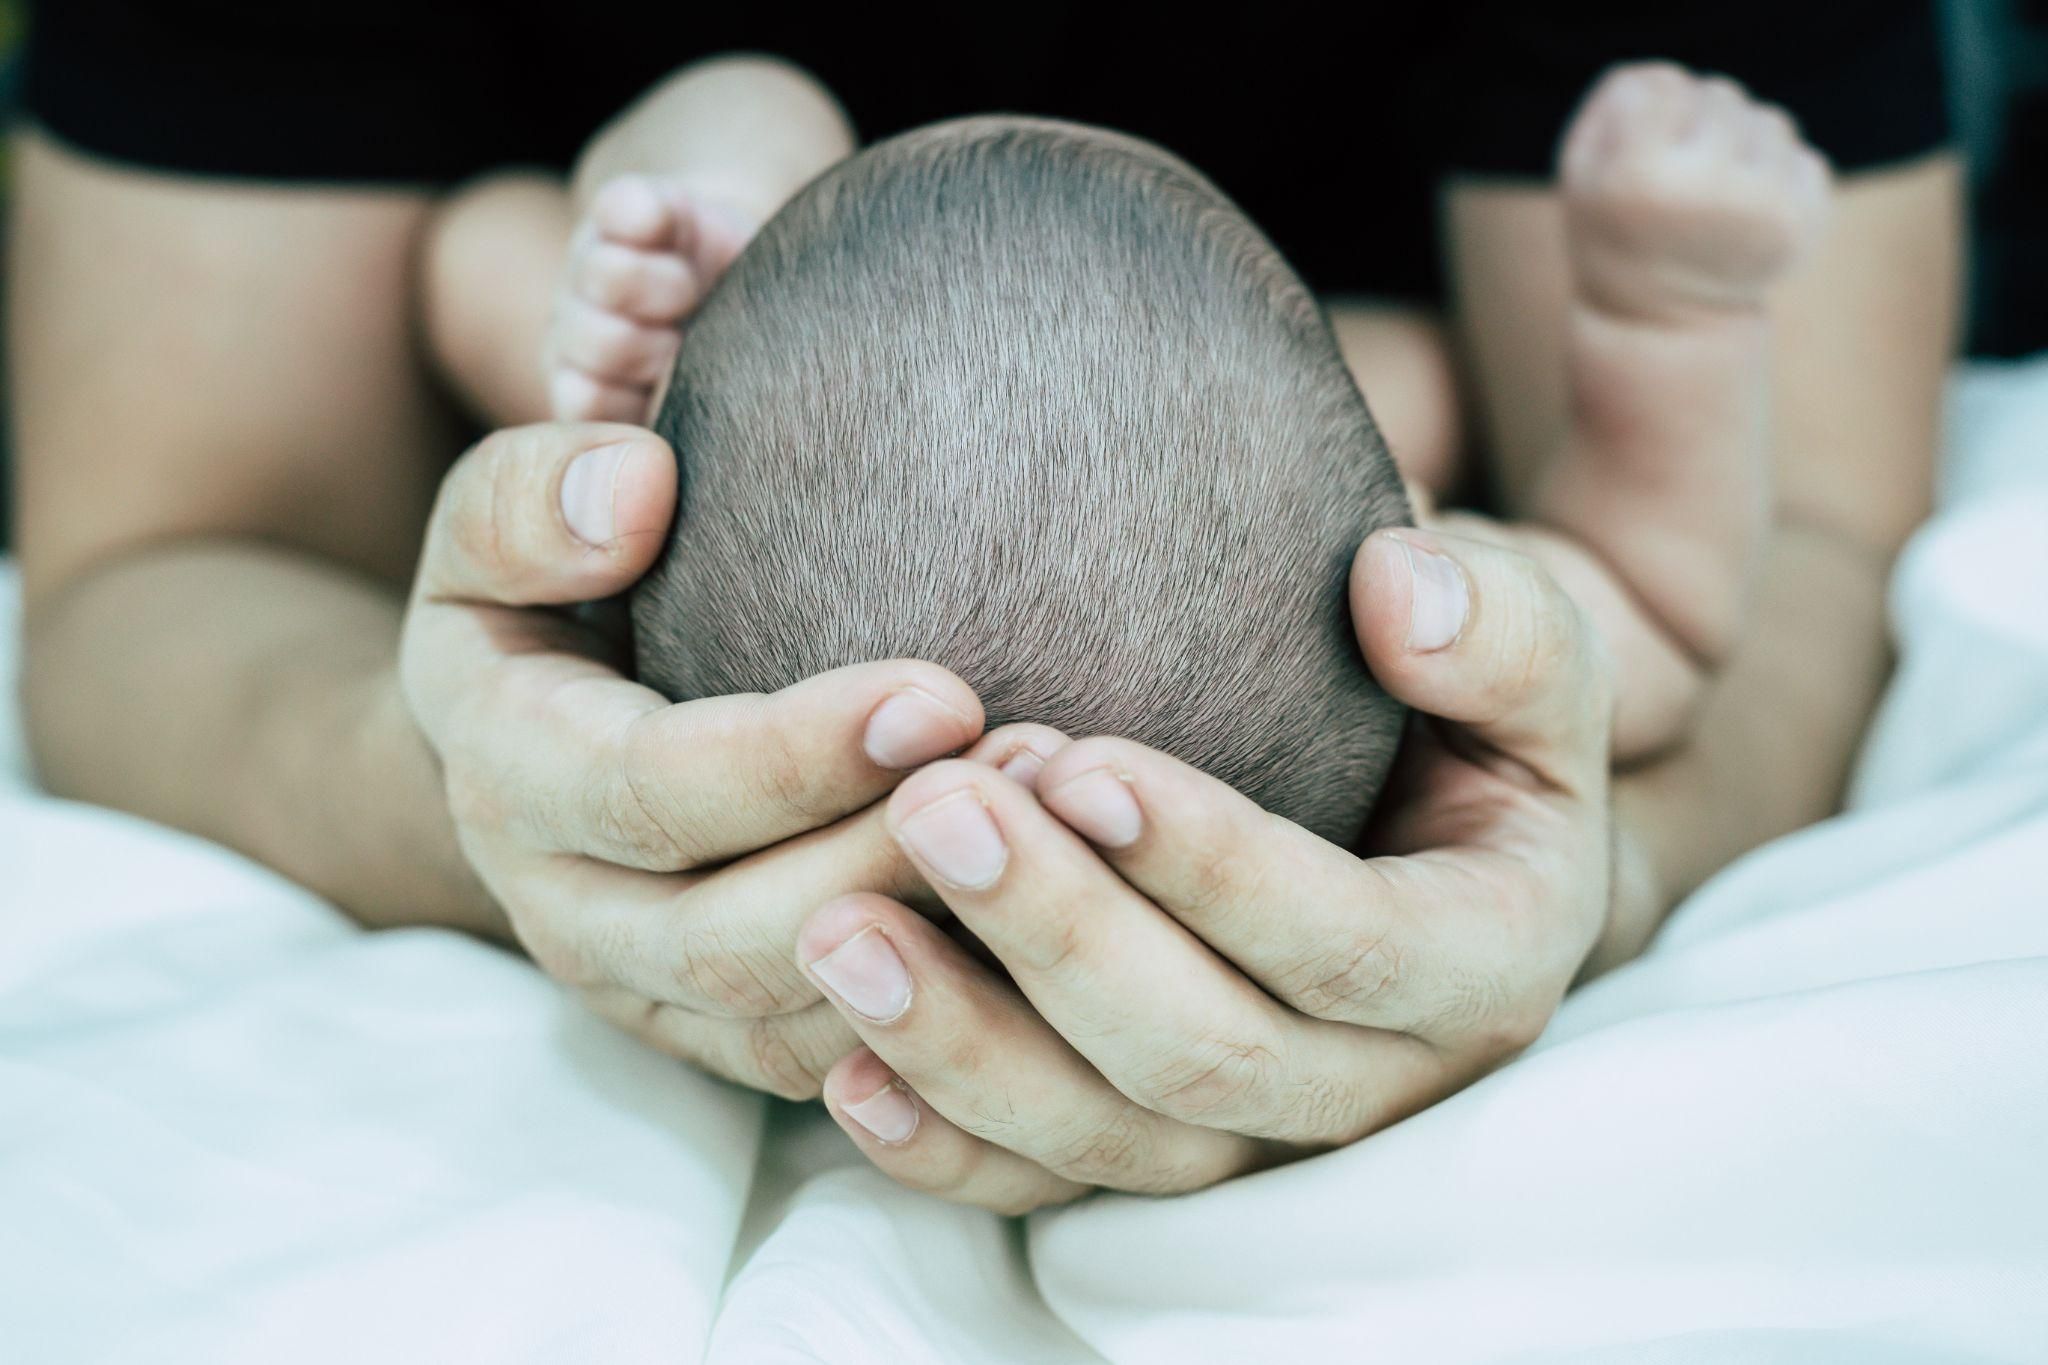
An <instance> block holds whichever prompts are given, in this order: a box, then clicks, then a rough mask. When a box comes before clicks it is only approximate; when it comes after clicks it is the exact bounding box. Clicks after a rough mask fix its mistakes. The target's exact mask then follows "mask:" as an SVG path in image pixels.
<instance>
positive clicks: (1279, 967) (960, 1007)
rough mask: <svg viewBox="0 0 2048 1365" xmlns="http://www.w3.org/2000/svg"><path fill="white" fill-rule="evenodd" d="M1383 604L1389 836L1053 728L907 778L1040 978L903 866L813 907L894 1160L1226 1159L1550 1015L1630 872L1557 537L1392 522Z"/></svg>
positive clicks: (1426, 1101) (1089, 1168) (966, 1177)
mask: <svg viewBox="0 0 2048 1365" xmlns="http://www.w3.org/2000/svg"><path fill="white" fill-rule="evenodd" d="M1352 603H1353V613H1354V616H1355V618H1356V621H1357V625H1358V634H1359V639H1360V642H1361V645H1362V648H1363V650H1364V654H1365V658H1366V662H1367V664H1368V665H1369V666H1370V667H1371V668H1372V670H1373V673H1374V675H1375V676H1376V677H1378V678H1379V680H1380V681H1381V682H1382V684H1383V685H1384V686H1385V687H1386V688H1387V690H1388V691H1390V692H1391V693H1393V694H1394V695H1395V696H1397V697H1399V698H1401V699H1402V700H1403V701H1406V702H1407V703H1409V704H1410V705H1411V706H1412V707H1414V708H1415V710H1416V711H1417V713H1418V717H1417V724H1418V733H1416V734H1415V735H1413V736H1411V738H1410V742H1409V743H1407V744H1406V745H1405V746H1404V749H1403V755H1402V759H1401V762H1400V766H1399V769H1398V770H1397V772H1396V774H1395V780H1394V783H1393V785H1392V787H1391V788H1390V790H1389V792H1388V793H1387V795H1386V797H1385V798H1384V799H1383V801H1382V803H1381V806H1382V809H1383V810H1385V811H1386V812H1388V814H1387V815H1386V816H1385V817H1384V818H1383V819H1381V820H1379V821H1377V822H1376V828H1375V829H1373V830H1371V831H1369V832H1368V840H1367V846H1368V847H1369V848H1370V849H1371V851H1372V856H1366V857H1361V856H1359V855H1358V854H1355V853H1353V852H1351V851H1349V850H1346V849H1342V848H1339V847H1337V846H1335V845H1332V844H1329V843H1326V842H1324V841H1323V840H1320V839H1318V838H1316V837H1315V836H1314V835H1311V834H1309V833H1308V832H1307V831H1305V830H1303V829H1301V828H1299V827H1298V826H1295V825H1292V824H1290V823H1288V822H1286V821H1284V820H1281V819H1280V818H1278V817H1277V816H1273V815H1270V814H1268V813H1266V812H1265V811H1263V810H1261V809H1259V808H1258V807H1257V806H1256V805H1254V804H1253V803H1252V802H1250V801H1249V800H1247V799H1246V798H1244V797H1243V796H1240V795H1239V794H1238V793H1237V792H1235V791H1234V790H1232V789H1231V788H1229V787H1227V786H1225V785H1224V784H1222V783H1220V782H1218V781H1216V780H1214V779H1213V778H1210V777H1208V776H1206V775H1204V774H1202V773H1200V772H1198V771H1196V770H1195V769H1193V768H1191V767H1189V766H1187V765H1186V764H1183V763H1180V762H1178V761H1177V760H1175V759H1172V758H1169V757H1168V756H1166V755H1164V754H1162V753H1159V752H1157V751H1155V750H1151V749H1148V748H1145V747H1144V746H1142V745H1139V744H1135V743H1131V742H1129V741H1125V740H1119V739H1099V738H1098V739H1084V740H1081V741H1078V742H1075V743H1071V744H1065V745H1064V747H1059V748H1057V749H1056V751H1055V749H1054V746H1055V745H1057V744H1059V743H1060V739H1059V737H1058V736H1056V735H1052V734H1050V732H1043V731H1042V729H1040V727H1028V728H1029V729H1032V730H1038V731H1039V733H1038V734H1037V735H1035V736H1033V739H1034V742H1033V743H1032V744H1031V745H1030V748H1032V749H1035V750H1037V751H1038V752H1040V753H1047V752H1050V753H1051V757H1050V758H1049V759H1048V761H1046V762H1045V764H1044V766H1043V768H1042V769H1040V770H1039V771H1038V772H1036V773H1035V774H1031V773H1029V772H1028V771H1025V770H1020V769H1018V768H1017V767H1015V766H1012V767H1011V768H1009V769H1007V770H1006V772H1008V773H1009V774H1010V775H1009V776H1006V775H1005V774H1004V773H999V772H997V771H996V770H995V769H993V768H990V767H987V766H984V765H982V764H980V763H976V762H972V761H967V760H950V761H944V762H940V763H935V764H933V765H931V766H929V767H927V768H924V769H922V770H920V771H919V772H917V773H915V774H914V775H912V776H911V777H910V778H909V779H907V780H906V781H905V782H904V783H903V784H902V785H901V786H899V787H898V788H897V789H896V791H895V793H894V795H893V796H892V797H891V798H890V801H889V805H888V812H887V823H888V827H889V830H890V832H891V833H892V835H893V836H894V837H895V839H896V840H897V841H898V842H899V843H900V844H901V846H902V847H903V849H904V850H905V852H907V853H908V855H909V856H910V857H911V858H912V860H913V861H914V862H915V863H916V864H917V866H918V868H919V869H920V870H921V871H922V872H923V874H924V875H925V877H926V878H927V879H929V881H930V882H931V884H932V885H933V886H934V887H935V888H937V890H938V892H939V894H940V895H941V896H942V897H943V898H944V899H945V901H946V903H947V905H948V906H950V907H951V909H952V910H953V912H954V913H955V914H956V915H957V916H958V917H959V920H960V922H961V923H962V924H963V925H964V926H965V927H966V928H967V929H968V930H970V931H971V932H972V934H973V935H974V936H975V937H976V938H978V939H979V940H980V942H981V943H982V944H983V945H985V946H986V948H987V949H988V950H989V952H990V953H991V954H992V955H993V956H994V957H995V958H996V959H998V960H1000V962H1001V963H1002V965H1003V967H1004V968H1006V969H1007V971H1008V973H1009V976H1010V978H1011V980H1009V981H1006V980H1004V979H1003V978H1002V977H1001V975H999V974H998V973H996V972H994V971H992V970H990V969H989V968H988V967H986V966H984V965H983V964H982V963H981V962H980V961H978V960H977V959H976V957H974V956H973V955H971V954H970V953H969V952H968V951H967V950H965V949H963V948H962V947H961V946H960V945H959V944H958V943H957V942H955V941H954V939H952V938H950V937H948V936H947V935H946V934H945V933H944V932H942V931H941V930H940V929H938V928H937V927H935V926H934V925H933V924H932V923H931V922H930V921H929V920H928V919H926V918H925V917H923V916H921V915H919V914H917V913H915V912H913V911H911V910H909V909H907V908H906V907H904V906H903V905H901V904H899V903H898V902H896V901H893V900H889V899H886V898H884V897H881V896H875V895H855V896H847V897H843V898H841V899H839V900H836V901H833V902H831V903H830V904H827V905H825V906H823V907H821V908H820V909H819V910H818V911H817V912H816V913H814V914H813V915H812V916H811V918H810V919H809V920H808V921H807V922H806V924H805V926H804V929H803V931H802V934H801V937H800V939H799V944H798V957H799V961H800V963H801V965H802V966H803V968H804V970H805V971H807V972H808V973H809V974H810V976H811V977H812V979H813V980H815V981H816V982H817V983H818V984H819V986H820V987H821V988H822V989H823V990H824V992H825V994H826V995H827V997H828V998H829V999H831V1000H832V1001H833V1002H834V1004H835V1005H836V1006H837V1007H838V1009H839V1010H840V1011H841V1013H842V1014H843V1015H844V1016H845V1018H846V1020H847V1021H848V1023H850V1024H851V1025H852V1027H853V1029H854V1030H855V1031H856V1032H857V1033H858V1034H859V1035H860V1037H861V1039H862V1041H863V1043H864V1045H865V1046H864V1047H862V1048H861V1049H860V1050H858V1051H855V1052H854V1053H852V1054H850V1055H848V1056H847V1057H845V1058H844V1059H842V1060H841V1061H840V1062H839V1064H838V1065H837V1066H835V1067H834V1068H833V1070H832V1072H831V1073H830V1074H829V1075H828V1077H827V1078H826V1084H825V1098H826V1101H827V1104H828V1106H829V1107H830V1109H831V1112H832V1114H833V1116H834V1118H835V1119H837V1121H838V1122H839V1123H840V1125H841V1126H842V1127H844V1128H845V1129H846V1131H847V1132H848V1133H849V1134H850V1135H851V1136H852V1137H853V1139H854V1141H855V1142H856V1143H857V1144H859V1146H860V1147H861V1148H862V1150H863V1151H864V1152H866V1153H867V1155H868V1156H869V1157H870V1158H871V1159H872V1160H873V1161H874V1162H875V1164H876V1165H878V1166H879V1167H881V1168H882V1169H883V1170H884V1171H886V1172H888V1173H889V1174H890V1175H892V1176H893V1177H895V1178H896V1179H897V1180H899V1181H901V1182H903V1183H904V1184H906V1185H910V1186H913V1187H915V1188H918V1189H923V1190H928V1191H932V1192H934V1193H938V1194H941V1195H944V1196H946V1197H948V1198H952V1199H956V1200H961V1201H965V1202H968V1203H972V1204H979V1205H982V1206H985V1207H989V1208H993V1209H998V1210H1001V1211H1004V1212H1018V1211H1022V1210H1026V1209H1030V1208H1034V1207H1037V1206H1039V1205H1043V1204H1048V1203H1054V1202H1058V1201H1061V1200H1065V1199H1071V1198H1073V1197H1075V1196H1077V1195H1079V1194H1081V1193H1083V1192H1085V1191H1087V1190H1089V1189H1091V1188H1097V1187H1107V1188H1111V1189H1119V1190H1130V1191H1143V1192H1153V1193H1165V1192H1174V1191H1184V1190H1190V1189H1197V1188H1201V1187H1203V1186H1206V1185H1209V1184H1212V1183H1214V1182H1216V1181H1219V1180H1223V1179H1226V1178H1228V1177H1230V1176H1233V1175H1237V1174H1240V1173H1243V1172H1245V1171H1249V1170H1253V1169H1257V1168H1259V1167H1262V1166H1267V1165H1271V1164H1275V1163H1277V1162H1279V1161H1284V1160H1288V1159H1291V1158H1293V1157H1295V1156H1299V1155H1305V1154H1308V1153H1311V1152H1315V1151H1320V1150H1326V1149H1328V1148H1330V1147H1332V1146H1337V1145H1341V1144H1344V1143H1348V1142H1351V1141H1354V1140H1356V1139H1358V1138H1360V1137H1362V1136H1364V1135H1365V1134H1368V1133H1371V1132H1374V1131H1376V1130H1378V1129H1380V1128H1382V1127H1384V1126H1386V1125H1387V1124H1390V1123H1392V1122H1394V1121H1396V1120H1398V1119H1400V1118H1402V1117H1404V1116H1406V1115H1408V1114H1411V1113H1414V1112H1416V1111H1417V1110H1419V1109H1422V1108H1425V1107H1427V1106H1428V1105H1430V1104H1432V1103H1434V1102H1436V1101H1437V1100H1440V1099H1442V1098H1444V1097H1446V1096H1447V1095H1449V1094H1451V1093H1453V1092H1455V1091H1456V1090H1458V1089H1460V1088H1461V1087H1463V1086H1465V1085H1467V1084H1468V1083H1470V1082H1471V1081H1473V1080H1474V1079H1476V1078H1477V1077H1479V1076H1481V1075H1483V1074H1485V1073H1486V1072H1487V1071H1488V1070H1490V1069H1491V1068H1493V1067H1494V1066H1496V1065H1498V1064H1499V1063H1500V1062H1502V1061H1503V1060H1505V1059H1506V1058H1508V1057H1510V1056H1512V1055H1513V1054H1514V1053H1515V1052H1517V1051H1519V1050H1520V1049H1521V1048H1523V1047H1524V1046H1526V1045H1527V1044H1528V1043H1529V1042H1530V1041H1532V1040H1533V1039H1534V1038H1535V1037H1536V1035H1537V1034H1538V1033H1539V1032H1540V1031H1541V1030H1542V1028H1543V1026H1544V1025H1545V1023H1546V1022H1547V1021H1548V1020H1549V1018H1550V1016H1551V1014H1552V1013H1553V1012H1554V1011H1555V1009H1556V1007H1557V1004H1558V1002H1559V1000H1560V999H1561V998H1562V997H1563V995H1564V992H1565V990H1566V989H1567V988H1568V987H1569V985H1570V983H1571V981H1572V979H1573V976H1574V975H1575V973H1577V972H1578V970H1579V968H1580V967H1581V965H1582V964H1583V963H1584V961H1585V959H1586V956H1587V953H1588V952H1589V950H1590V949H1591V947H1592V945H1593V943H1594V941H1595V939H1596V937H1597V936H1598V934H1599V932H1600V930H1601V928H1602V925H1603V922H1604V919H1605V917H1606V914H1607V910H1608V900H1609V895H1610V862H1611V858H1612V850H1611V847H1610V841H1611V838H1612V834H1611V828H1610V821H1609V813H1608V799H1607V767H1608V728H1609V724H1610V712H1611V704H1610V701H1609V690H1608V684H1607V678H1606V671H1605V669H1604V667H1603V666H1602V663H1601V661H1600V660H1599V658H1598V646H1597V644H1596V643H1595V641H1594V638H1593V635H1592V633H1591V630H1590V628H1589V626H1588V625H1587V623H1586V622H1585V620H1584V619H1583V617H1582V616H1581V614H1580V612H1579V610H1578V609H1577V608H1576V607H1575V606H1574V605H1573V604H1572V602H1571V601H1570V599H1568V598H1567V597H1566V596H1565V595H1564V594H1563V593H1562V592H1561V591H1560V590H1559V589H1558V587H1557V586H1556V584H1555V583H1554V582H1553V581H1552V580H1551V579H1550V577H1549V576H1548V574H1547V573H1545V572H1544V571H1543V570H1542V569H1541V568H1540V567H1539V566H1538V565H1537V564H1536V563H1535V562H1534V561H1533V560H1530V559H1529V558H1527V557H1525V556H1523V555H1521V554H1519V553H1517V552H1515V551H1513V550H1511V549H1508V548H1506V547H1504V546H1500V545H1495V544H1490V543H1486V542H1484V541H1480V540H1472V539H1466V538H1463V537H1453V536H1450V535H1445V534H1441V533H1431V532H1423V531H1412V530H1398V531H1388V532H1382V533H1380V534H1378V535H1375V536H1374V537H1372V538H1371V539H1370V540H1368V541H1367V542H1366V543H1365V545H1364V546H1363V547H1362V548H1361V550H1360V552H1359V556H1358V560H1357V563H1356V565H1355V568H1354V572H1353V580H1352ZM1002 733H1003V732H1000V731H999V732H997V736H999V735H1001V734H1002ZM997 736H991V737H990V740H991V741H997ZM990 747H999V748H1002V749H1005V750H1009V749H1012V748H1014V746H1011V745H1003V744H1001V743H1000V742H999V741H997V743H996V744H994V745H991V746H990ZM1018 776H1022V777H1023V778H1024V779H1025V780H1024V781H1022V782H1020V781H1017V780H1013V778H1015V777H1018ZM1012 982H1014V984H1012Z"/></svg>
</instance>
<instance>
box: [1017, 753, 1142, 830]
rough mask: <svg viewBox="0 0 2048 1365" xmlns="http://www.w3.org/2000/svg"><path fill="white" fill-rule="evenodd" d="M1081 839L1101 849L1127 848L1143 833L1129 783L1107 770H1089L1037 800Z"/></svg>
mask: <svg viewBox="0 0 2048 1365" xmlns="http://www.w3.org/2000/svg"><path fill="white" fill-rule="evenodd" d="M1039 799H1040V800H1042V801H1044V802H1045V804H1046V806H1047V807H1049V808H1050V809H1051V811H1052V813H1053V814H1054V815H1057V816H1059V818H1060V819H1062V820H1064V821H1065V822H1066V823H1067V824H1069V825H1071V826H1072V827H1073V828H1074V829H1075V831H1077V832H1078V833H1079V834H1080V835H1081V836H1082V837H1083V838H1085V839H1086V840H1088V842H1090V843H1092V844H1100V845H1102V846H1103V847H1104V848H1129V847H1130V846H1131V845H1132V844H1135V843H1136V842H1138V836H1139V835H1140V834H1143V833H1144V832H1145V815H1144V812H1142V811H1140V810H1139V809H1138V798H1137V797H1135V796H1133V795H1131V784H1130V783H1129V782H1128V781H1126V780H1125V779H1123V778H1122V777H1119V776H1118V775H1117V774H1115V773H1113V772H1111V771H1110V770H1109V769H1107V768H1090V769H1089V770H1088V771H1087V772H1085V773H1082V774H1081V775H1080V776H1079V777H1070V778H1068V779H1067V780H1066V781H1064V782H1062V783H1060V784H1059V785H1058V786H1057V787H1054V788H1053V789H1052V790H1051V791H1049V792H1047V793H1045V794H1044V796H1042V797H1040V798H1039Z"/></svg>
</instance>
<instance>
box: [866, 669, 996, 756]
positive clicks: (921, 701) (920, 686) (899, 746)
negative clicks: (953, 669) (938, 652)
mask: <svg viewBox="0 0 2048 1365" xmlns="http://www.w3.org/2000/svg"><path fill="white" fill-rule="evenodd" d="M850 672H851V674H852V676H851V677H850V678H849V679H848V680H849V681H866V682H868V683H869V685H870V686H873V687H874V688H875V690H876V691H877V692H878V693H879V695H878V696H875V698H874V700H873V701H872V703H871V704H870V705H869V708H868V712H867V717H866V720H865V721H864V722H863V724H862V730H861V750H862V752H863V753H864V754H866V756H867V759H868V761H869V762H870V763H873V764H874V765H875V766H876V767H878V768H887V769H890V770H892V771H903V770H907V769H910V768H915V767H917V766H919V765H920V764H924V763H930V762H932V761H934V760H936V759H940V758H944V757H946V756H947V755H948V754H955V753H958V752H960V751H961V750H963V749H965V748H967V747H968V746H969V745H970V744H973V743H974V741H975V740H976V739H977V738H978V737H979V736H980V734H981V729H982V725H983V723H984V719H985V717H984V713H983V711H982V707H981V698H980V697H978V696H976V695H975V692H974V689H973V688H971V687H969V686H968V685H967V684H966V683H964V682H962V681H961V680H960V679H959V678H958V677H956V676H954V675H953V674H952V673H950V672H948V671H947V670H945V669H943V668H940V667H939V666H938V665H936V664H929V663H926V662H924V661H923V660H921V659H898V660H892V661H890V662H887V663H881V664H856V665H854V666H853V668H852V670H850Z"/></svg>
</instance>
